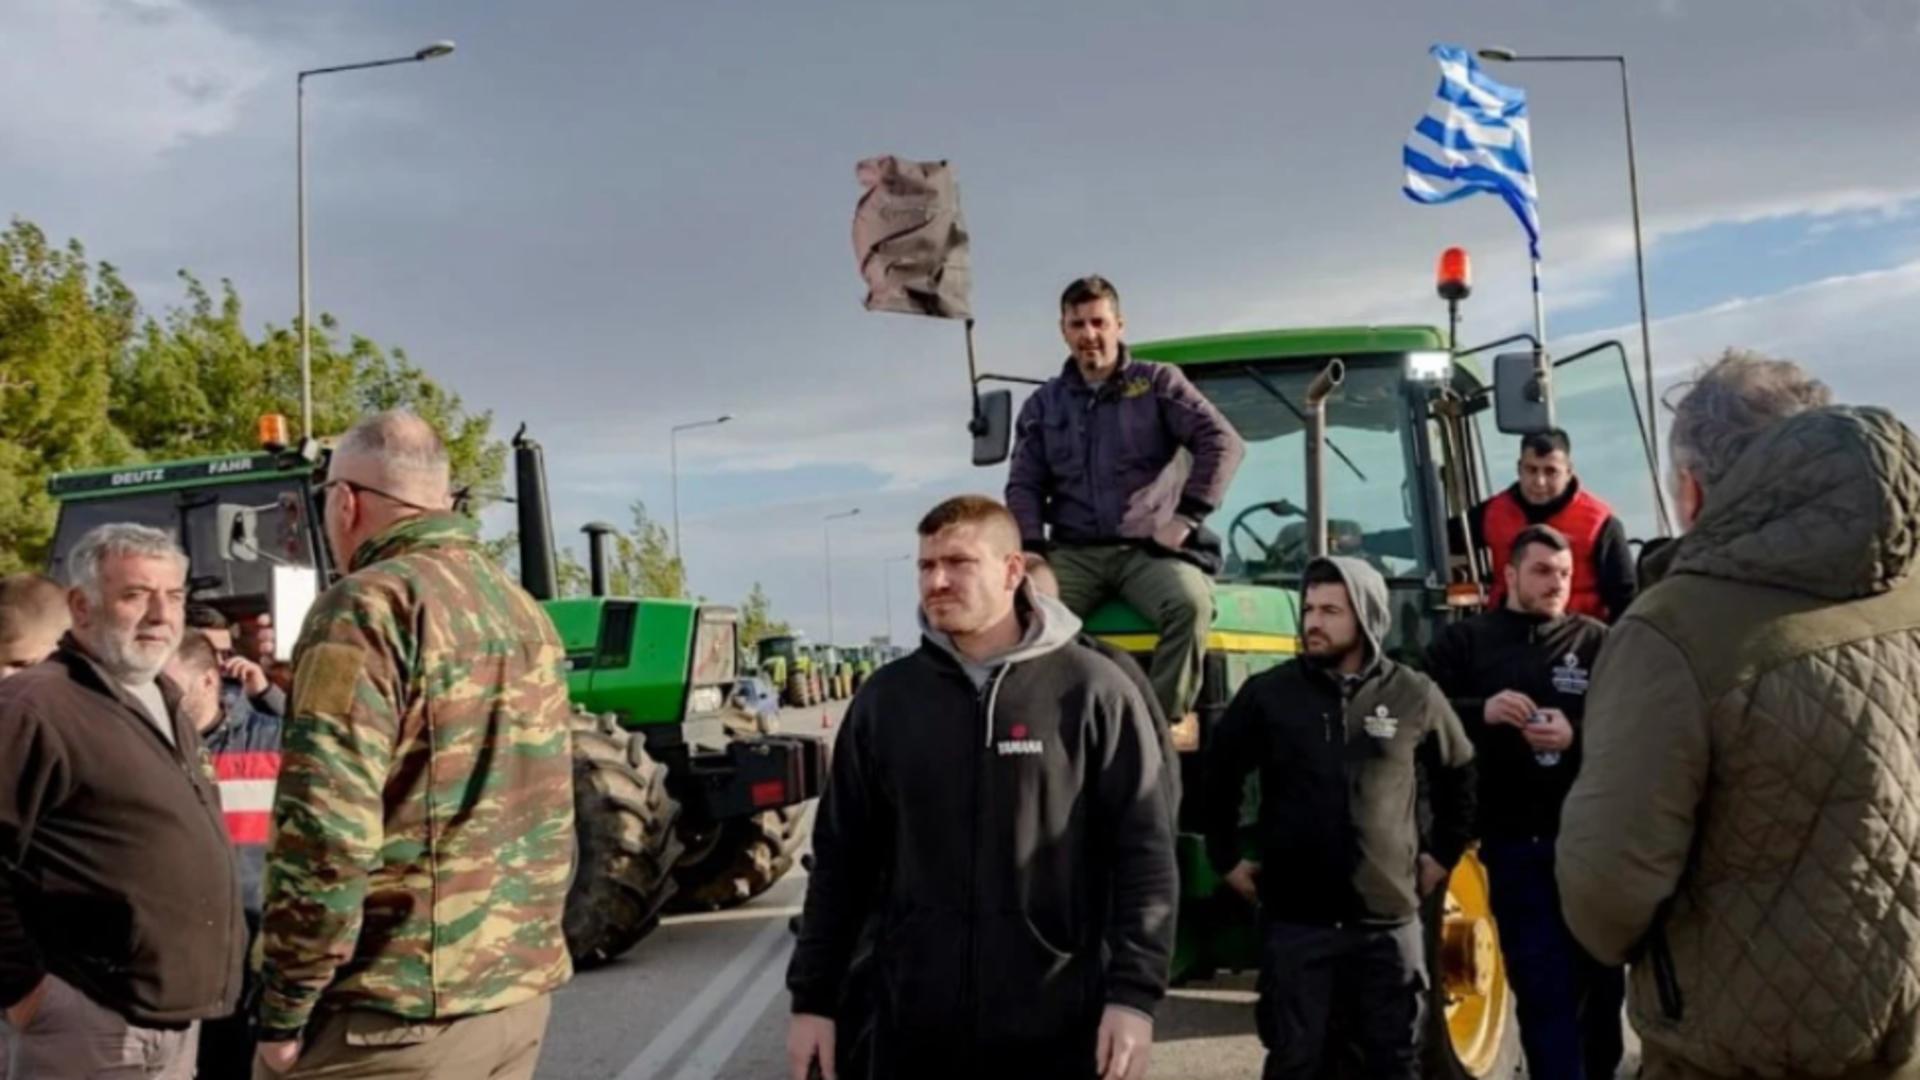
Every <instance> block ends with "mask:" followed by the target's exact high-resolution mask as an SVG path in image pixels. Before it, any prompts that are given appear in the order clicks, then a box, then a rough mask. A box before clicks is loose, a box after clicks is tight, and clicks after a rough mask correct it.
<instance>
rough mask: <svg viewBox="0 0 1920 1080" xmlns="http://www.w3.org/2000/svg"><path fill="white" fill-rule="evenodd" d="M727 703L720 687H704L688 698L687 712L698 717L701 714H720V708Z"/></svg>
mask: <svg viewBox="0 0 1920 1080" xmlns="http://www.w3.org/2000/svg"><path fill="white" fill-rule="evenodd" d="M725 703H726V698H725V697H724V696H722V694H721V692H720V688H719V687H717V686H702V687H700V688H699V689H697V690H695V691H694V692H693V693H692V694H690V695H688V696H687V711H688V712H689V713H692V714H694V715H696V716H697V715H699V714H701V713H712V712H719V711H720V706H721V705H723V704H725Z"/></svg>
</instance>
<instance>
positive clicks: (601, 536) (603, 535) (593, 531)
mask: <svg viewBox="0 0 1920 1080" xmlns="http://www.w3.org/2000/svg"><path fill="white" fill-rule="evenodd" d="M580 531H581V532H583V533H586V534H587V573H588V575H589V580H590V581H591V584H590V585H589V586H588V588H589V590H590V591H591V592H592V593H593V595H595V596H607V595H609V594H611V593H612V591H613V585H612V581H613V556H612V554H611V553H610V552H609V551H608V550H607V538H608V537H609V536H612V535H613V534H614V533H615V532H616V531H618V530H616V529H615V528H614V527H613V526H611V525H609V524H607V523H606V522H604V521H595V522H592V523H590V524H588V525H587V526H586V527H584V528H582V529H581V530H580Z"/></svg>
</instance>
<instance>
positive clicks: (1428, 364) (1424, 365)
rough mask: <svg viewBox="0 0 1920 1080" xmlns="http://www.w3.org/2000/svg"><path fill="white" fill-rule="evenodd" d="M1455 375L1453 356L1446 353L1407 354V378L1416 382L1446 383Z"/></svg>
mask: <svg viewBox="0 0 1920 1080" xmlns="http://www.w3.org/2000/svg"><path fill="white" fill-rule="evenodd" d="M1451 374H1453V354H1452V353H1450V352H1445V351H1433V352H1410V353H1408V354H1407V378H1409V379H1412V380H1414V381H1415V382H1432V383H1437V382H1445V381H1446V380H1447V377H1448V376H1449V375H1451Z"/></svg>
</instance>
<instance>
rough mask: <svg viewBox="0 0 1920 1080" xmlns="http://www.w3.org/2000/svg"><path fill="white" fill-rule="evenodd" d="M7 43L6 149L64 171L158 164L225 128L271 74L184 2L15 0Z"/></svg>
mask: <svg viewBox="0 0 1920 1080" xmlns="http://www.w3.org/2000/svg"><path fill="white" fill-rule="evenodd" d="M0 41H6V42H8V43H9V48H8V50H7V61H6V63H5V64H0V101H5V102H7V108H6V109H4V110H0V143H4V144H5V145H6V146H7V152H8V157H9V159H10V160H11V161H13V162H16V163H18V162H27V161H33V162H36V163H40V164H42V165H45V164H47V163H52V164H53V168H52V169H51V170H50V171H53V172H56V173H58V172H68V171H74V172H83V171H86V170H88V169H94V168H111V169H116V170H126V169H138V168H148V167H151V166H152V165H153V164H154V163H155V160H156V159H157V158H159V157H160V155H162V154H164V153H166V152H167V151H170V150H173V149H175V148H177V147H180V146H181V145H183V144H185V143H187V142H189V141H191V140H193V139H197V138H205V137H208V136H213V135H218V134H221V133H223V132H226V131H228V130H230V129H231V128H232V127H233V126H234V124H235V123H236V122H237V120H238V117H239V112H240V105H241V102H242V100H243V99H244V98H245V96H246V95H247V94H248V93H249V92H250V91H252V89H253V88H254V87H255V86H257V85H259V83H260V82H261V81H262V80H263V79H264V78H265V77H266V74H267V72H268V71H269V70H270V68H271V67H272V64H271V61H270V59H269V55H268V51H267V50H266V49H265V48H264V47H263V46H262V45H260V44H259V43H258V42H256V41H253V40H250V39H247V38H244V37H242V36H240V35H238V34H235V33H233V32H231V31H230V30H228V29H226V28H225V27H223V26H222V25H221V24H220V23H219V22H217V21H216V20H214V19H213V18H212V17H210V16H209V15H207V14H206V13H205V12H202V11H200V10H198V9H196V8H193V7H191V6H189V5H188V4H186V3H184V2H183V0H15V2H12V3H8V4H6V5H4V6H0Z"/></svg>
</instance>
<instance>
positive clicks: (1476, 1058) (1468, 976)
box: [1437, 854, 1512, 1076]
mask: <svg viewBox="0 0 1920 1080" xmlns="http://www.w3.org/2000/svg"><path fill="white" fill-rule="evenodd" d="M1444 920H1445V921H1444V922H1443V923H1442V924H1441V930H1440V950H1439V956H1438V960H1437V964H1438V967H1439V969H1440V970H1439V972H1438V980H1437V981H1438V982H1439V985H1440V987H1441V990H1442V993H1443V994H1444V995H1445V998H1446V1009H1447V1034H1448V1035H1449V1036H1450V1037H1451V1039H1452V1041H1453V1053H1454V1056H1455V1057H1457V1058H1458V1059H1459V1060H1460V1065H1461V1067H1462V1068H1464V1069H1465V1070H1466V1071H1467V1073H1468V1074H1469V1075H1472V1076H1488V1075H1491V1074H1492V1072H1493V1068H1494V1066H1495V1065H1496V1064H1498V1062H1499V1058H1500V1048H1501V1046H1502V1045H1503V1044H1504V1043H1505V1041H1506V1034H1507V1030H1506V1028H1507V1024H1509V1023H1510V1022H1511V1015H1512V1010H1511V1009H1510V1008H1509V1007H1508V1004H1509V1003H1508V995H1509V994H1511V993H1512V988H1511V987H1509V986H1508V984H1507V968H1506V959H1505V958H1504V957H1503V956H1501V954H1500V935H1499V932H1498V929H1497V928H1496V927H1495V925H1494V922H1493V907H1492V905H1491V904H1490V903H1489V902H1488V899H1487V869H1486V867H1485V866H1482V865H1481V864H1480V859H1479V857H1478V856H1477V855H1473V854H1469V855H1468V856H1467V857H1466V858H1464V859H1461V860H1460V865H1459V866H1457V867H1455V868H1454V871H1453V877H1452V878H1451V879H1450V880H1449V881H1448V883H1447V902H1446V912H1445V916H1444Z"/></svg>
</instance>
